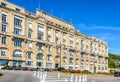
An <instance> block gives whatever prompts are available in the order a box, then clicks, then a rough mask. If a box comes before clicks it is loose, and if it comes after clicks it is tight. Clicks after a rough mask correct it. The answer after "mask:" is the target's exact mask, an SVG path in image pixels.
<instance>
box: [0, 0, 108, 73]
mask: <svg viewBox="0 0 120 82" xmlns="http://www.w3.org/2000/svg"><path fill="white" fill-rule="evenodd" d="M5 65H8V66H22V67H30V68H56V67H64V68H65V69H75V70H89V71H91V72H107V70H108V46H107V43H106V42H104V41H102V40H99V39H97V38H95V37H91V36H87V35H84V34H82V33H80V32H79V31H76V30H74V25H72V24H70V23H67V22H65V21H63V20H61V19H59V18H57V17H54V16H52V15H50V14H48V13H46V12H44V11H42V10H39V9H37V10H36V14H33V13H31V12H27V11H25V9H24V8H22V7H19V6H17V5H15V4H12V3H10V2H8V1H6V0H0V66H5Z"/></svg>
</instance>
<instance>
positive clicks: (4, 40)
mask: <svg viewBox="0 0 120 82" xmlns="http://www.w3.org/2000/svg"><path fill="white" fill-rule="evenodd" d="M2 44H6V37H5V36H3V37H2Z"/></svg>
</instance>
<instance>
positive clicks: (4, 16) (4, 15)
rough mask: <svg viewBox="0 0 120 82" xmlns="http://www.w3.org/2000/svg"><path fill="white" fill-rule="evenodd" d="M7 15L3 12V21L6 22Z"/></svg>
mask: <svg viewBox="0 0 120 82" xmlns="http://www.w3.org/2000/svg"><path fill="white" fill-rule="evenodd" d="M6 17H7V15H6V14H2V21H3V22H6Z"/></svg>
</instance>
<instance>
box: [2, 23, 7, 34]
mask: <svg viewBox="0 0 120 82" xmlns="http://www.w3.org/2000/svg"><path fill="white" fill-rule="evenodd" d="M2 32H6V25H5V24H2Z"/></svg>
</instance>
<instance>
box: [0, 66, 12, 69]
mask: <svg viewBox="0 0 120 82" xmlns="http://www.w3.org/2000/svg"><path fill="white" fill-rule="evenodd" d="M1 69H4V70H12V67H10V66H5V67H3V68H1Z"/></svg>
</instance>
